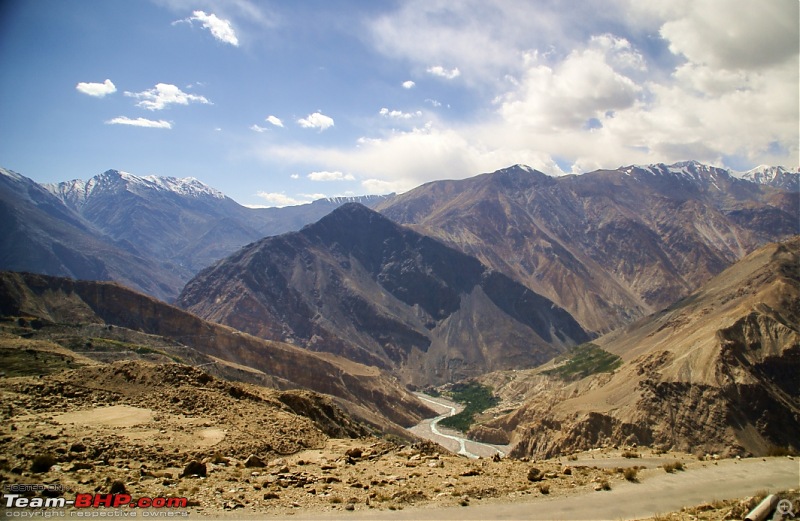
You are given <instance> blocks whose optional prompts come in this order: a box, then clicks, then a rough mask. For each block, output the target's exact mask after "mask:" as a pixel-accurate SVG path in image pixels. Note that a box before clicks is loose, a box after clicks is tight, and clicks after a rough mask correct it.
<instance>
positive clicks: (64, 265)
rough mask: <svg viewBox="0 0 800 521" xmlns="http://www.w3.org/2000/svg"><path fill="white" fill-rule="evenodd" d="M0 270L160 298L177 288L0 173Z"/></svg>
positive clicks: (44, 194) (38, 191)
mask: <svg viewBox="0 0 800 521" xmlns="http://www.w3.org/2000/svg"><path fill="white" fill-rule="evenodd" d="M0 216H1V218H2V222H3V226H1V227H0V269H8V270H18V271H30V272H36V273H47V274H51V275H56V276H65V277H74V278H79V279H87V280H116V281H118V282H120V283H122V284H125V285H127V286H130V287H133V288H138V289H140V290H141V291H145V292H147V293H149V294H151V295H155V296H158V297H162V298H165V297H167V296H169V295H171V294H173V293H174V292H176V291H177V289H178V288H179V286H178V284H177V281H176V280H175V278H174V277H173V276H172V275H171V274H170V273H165V272H164V270H162V269H161V267H160V266H159V264H158V262H157V261H154V260H153V259H151V258H148V257H146V256H144V255H141V254H140V252H138V251H136V250H135V249H132V248H130V247H129V245H126V244H123V243H119V242H116V241H113V240H109V239H108V238H107V237H104V236H103V235H102V234H100V233H98V232H97V230H96V229H95V228H94V227H93V226H92V224H91V223H89V222H88V221H86V220H85V219H83V218H82V217H81V216H80V215H78V214H76V213H75V212H73V211H72V210H70V209H69V208H67V207H66V206H64V204H63V203H62V202H61V201H60V200H59V199H58V198H56V197H55V196H53V195H52V194H51V193H49V192H48V191H47V190H45V189H44V188H42V187H41V186H40V185H38V184H37V183H35V182H33V181H31V180H30V179H28V178H26V177H24V176H21V175H19V174H17V173H15V172H11V171H9V170H5V169H2V168H0Z"/></svg>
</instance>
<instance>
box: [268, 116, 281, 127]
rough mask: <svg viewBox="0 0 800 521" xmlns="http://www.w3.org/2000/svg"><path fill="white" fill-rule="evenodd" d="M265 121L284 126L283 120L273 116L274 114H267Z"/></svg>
mask: <svg viewBox="0 0 800 521" xmlns="http://www.w3.org/2000/svg"><path fill="white" fill-rule="evenodd" d="M265 121H266V122H267V123H270V124H272V125H275V126H276V127H283V121H281V120H280V119H279V118H277V117H275V116H272V115H270V116H267V117H266V119H265Z"/></svg>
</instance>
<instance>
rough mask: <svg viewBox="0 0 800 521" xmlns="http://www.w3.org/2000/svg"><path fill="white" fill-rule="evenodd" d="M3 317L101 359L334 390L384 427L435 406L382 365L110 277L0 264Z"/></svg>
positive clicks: (13, 327) (25, 331) (6, 325)
mask: <svg viewBox="0 0 800 521" xmlns="http://www.w3.org/2000/svg"><path fill="white" fill-rule="evenodd" d="M0 316H3V317H5V319H4V320H3V321H2V322H0V325H2V326H3V327H2V329H3V331H4V332H5V334H6V335H9V336H10V337H11V338H12V339H14V338H16V339H20V338H24V339H26V340H28V341H41V342H46V343H48V344H56V345H58V346H60V348H61V349H65V350H67V351H68V352H69V353H74V352H78V353H81V354H82V356H84V357H87V356H88V357H90V358H93V359H96V360H100V361H112V360H114V359H115V358H114V357H115V355H116V356H118V357H119V358H129V357H131V356H133V357H137V358H138V357H141V356H144V357H146V358H147V359H151V360H154V361H165V360H167V361H169V360H175V361H180V362H183V363H191V364H194V365H202V366H205V367H208V370H210V371H213V372H216V374H218V375H220V376H222V377H225V378H231V379H235V380H242V381H247V382H255V383H259V384H262V385H267V386H271V387H276V388H281V389H296V388H304V389H311V390H315V391H318V392H322V393H325V394H329V395H332V396H334V397H336V399H337V400H339V404H340V405H341V406H342V407H345V408H347V409H348V410H350V411H351V412H353V414H355V415H357V416H359V417H361V418H363V419H364V420H365V421H368V422H370V423H372V424H373V425H376V426H378V427H379V428H380V429H383V430H385V431H386V432H395V431H399V430H402V427H408V426H410V425H413V424H415V423H417V422H418V421H419V420H420V419H421V418H422V417H424V416H426V415H430V414H431V413H432V412H431V411H430V409H428V407H426V406H425V405H424V404H423V403H421V402H420V401H419V400H417V398H416V397H415V396H414V395H413V394H411V393H410V392H409V391H408V390H406V389H405V388H404V387H402V386H401V385H399V383H398V382H397V381H396V379H395V378H393V377H392V376H391V375H389V374H387V373H385V372H383V371H381V370H379V369H377V368H374V367H367V366H364V365H361V364H358V363H356V362H353V361H350V360H347V359H344V358H341V357H337V356H335V355H332V354H326V353H312V352H310V351H307V350H305V349H301V348H298V347H295V346H292V345H288V344H283V343H279V342H270V341H266V340H263V339H259V338H255V337H252V336H250V335H247V334H244V333H241V332H239V331H236V330H233V329H231V328H228V327H225V326H221V325H219V324H213V323H210V322H206V321H203V320H201V319H199V318H198V317H196V316H194V315H191V314H189V313H186V312H185V311H183V310H180V309H178V308H175V307H173V306H169V305H167V304H164V303H162V302H159V301H157V300H155V299H153V298H150V297H147V296H145V295H142V294H140V293H136V292H134V291H131V290H129V289H127V288H124V287H122V286H119V285H117V284H113V283H100V282H89V281H74V280H70V279H61V278H55V277H47V276H43V275H32V274H20V273H7V272H0ZM119 358H117V359H119ZM24 363H25V360H22V361H21V362H20V364H21V365H24Z"/></svg>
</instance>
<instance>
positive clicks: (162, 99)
mask: <svg viewBox="0 0 800 521" xmlns="http://www.w3.org/2000/svg"><path fill="white" fill-rule="evenodd" d="M125 95H126V96H129V97H131V98H135V99H137V100H139V102H138V103H137V104H136V106H138V107H142V108H144V109H147V110H162V109H164V108H166V107H167V106H168V105H172V104H176V105H188V104H189V103H200V104H204V105H208V104H211V102H210V101H209V100H208V99H206V97H205V96H200V95H197V94H187V93H185V92H183V91H182V90H181V89H180V88H178V87H176V86H175V85H170V84H169V83H159V84H157V85H156V86H155V87H153V88H152V89H148V90H145V91H142V92H125Z"/></svg>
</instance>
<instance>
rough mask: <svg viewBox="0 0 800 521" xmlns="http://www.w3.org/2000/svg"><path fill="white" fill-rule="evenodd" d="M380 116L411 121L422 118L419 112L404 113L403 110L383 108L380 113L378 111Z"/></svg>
mask: <svg viewBox="0 0 800 521" xmlns="http://www.w3.org/2000/svg"><path fill="white" fill-rule="evenodd" d="M378 114H380V115H381V116H383V117H385V118H390V119H411V118H419V117H422V112H421V111H419V110H418V111H416V112H403V111H402V110H389V109H387V108H386V107H383V108H382V109H381V110H380V111H378Z"/></svg>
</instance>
